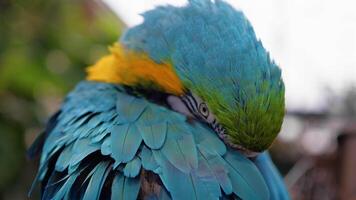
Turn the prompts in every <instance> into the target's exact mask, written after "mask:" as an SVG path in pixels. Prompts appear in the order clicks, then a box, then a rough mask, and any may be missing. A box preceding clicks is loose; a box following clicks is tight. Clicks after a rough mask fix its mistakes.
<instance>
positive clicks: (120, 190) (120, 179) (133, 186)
mask: <svg viewBox="0 0 356 200" xmlns="http://www.w3.org/2000/svg"><path fill="white" fill-rule="evenodd" d="M139 190H140V181H139V179H138V178H128V177H125V176H123V175H122V174H120V173H117V174H116V176H115V177H114V181H113V184H112V189H111V191H112V193H111V199H113V200H114V199H115V200H135V199H137V195H138V192H139Z"/></svg>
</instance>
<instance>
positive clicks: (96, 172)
mask: <svg viewBox="0 0 356 200" xmlns="http://www.w3.org/2000/svg"><path fill="white" fill-rule="evenodd" d="M110 171H111V166H110V162H101V163H99V164H98V165H97V166H96V167H95V168H94V169H93V171H92V172H93V173H92V176H91V179H90V181H89V183H88V186H87V189H86V191H85V193H84V197H83V200H99V197H100V194H101V189H102V187H103V185H104V183H105V180H106V178H107V176H108V174H109V172H110Z"/></svg>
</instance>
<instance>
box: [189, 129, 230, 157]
mask: <svg viewBox="0 0 356 200" xmlns="http://www.w3.org/2000/svg"><path fill="white" fill-rule="evenodd" d="M194 133H195V134H194V138H195V141H196V143H197V144H198V145H200V146H206V147H209V148H207V149H206V150H207V151H213V153H217V154H219V155H224V154H225V153H226V146H225V144H224V143H223V142H222V141H221V140H220V138H218V137H216V134H215V133H214V132H212V131H206V128H204V126H203V125H200V124H197V125H196V126H195V127H194Z"/></svg>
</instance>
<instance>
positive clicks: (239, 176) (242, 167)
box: [224, 151, 269, 200]
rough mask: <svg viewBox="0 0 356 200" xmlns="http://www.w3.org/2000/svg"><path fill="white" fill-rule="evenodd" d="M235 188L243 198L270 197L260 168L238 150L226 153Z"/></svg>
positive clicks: (261, 199)
mask: <svg viewBox="0 0 356 200" xmlns="http://www.w3.org/2000/svg"><path fill="white" fill-rule="evenodd" d="M224 160H225V161H226V163H227V169H228V170H229V177H230V179H231V182H232V186H233V190H234V193H235V194H236V195H238V196H239V197H241V198H242V199H260V200H263V199H266V200H268V199H269V191H268V187H267V185H266V183H265V181H264V179H263V177H262V175H261V174H260V172H259V170H258V168H257V167H256V166H255V165H254V164H253V163H252V162H251V161H250V160H248V159H247V158H246V157H244V156H243V155H241V154H240V153H239V152H237V151H233V152H232V151H228V152H227V153H226V154H225V155H224Z"/></svg>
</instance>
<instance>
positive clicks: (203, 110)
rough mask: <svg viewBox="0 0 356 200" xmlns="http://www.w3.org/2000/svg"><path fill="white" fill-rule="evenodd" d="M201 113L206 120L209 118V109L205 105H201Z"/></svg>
mask: <svg viewBox="0 0 356 200" xmlns="http://www.w3.org/2000/svg"><path fill="white" fill-rule="evenodd" d="M199 112H200V114H201V115H202V116H203V117H204V118H205V119H207V118H208V117H209V109H208V106H207V105H206V104H205V103H201V104H199Z"/></svg>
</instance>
